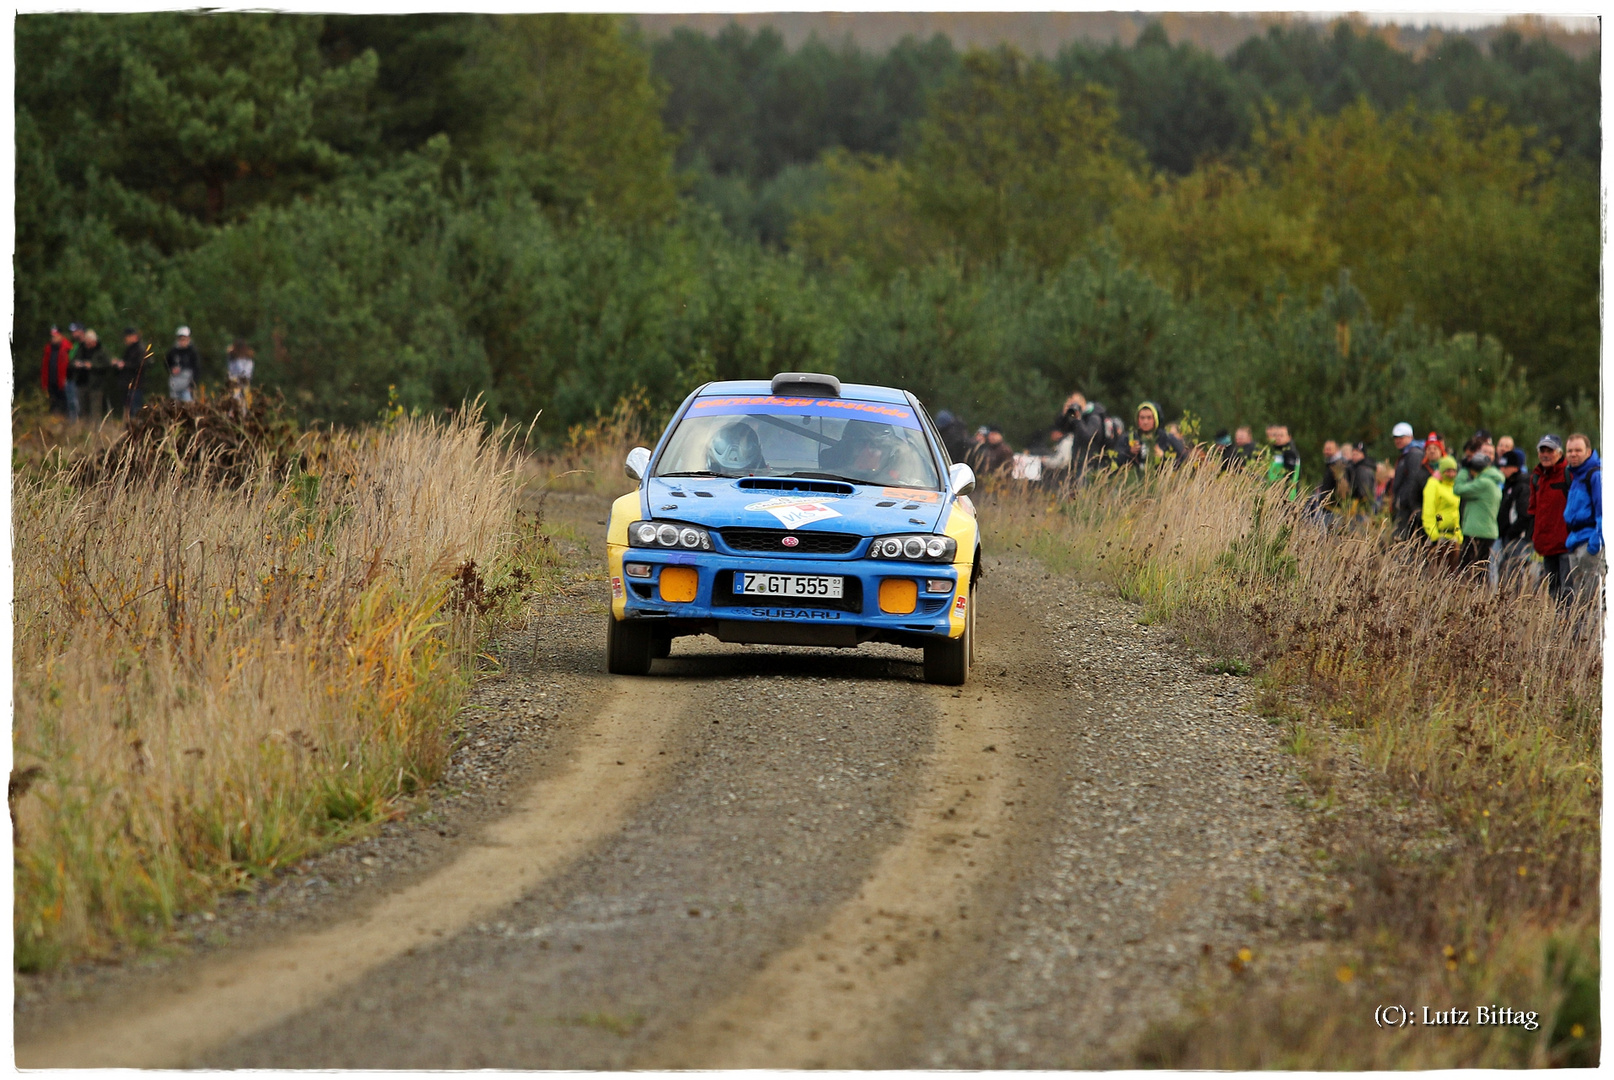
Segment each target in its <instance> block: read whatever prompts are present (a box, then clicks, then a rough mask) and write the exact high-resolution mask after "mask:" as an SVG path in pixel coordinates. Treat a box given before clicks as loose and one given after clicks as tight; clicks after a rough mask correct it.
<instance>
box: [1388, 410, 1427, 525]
mask: <svg viewBox="0 0 1614 1080" xmlns="http://www.w3.org/2000/svg"><path fill="white" fill-rule="evenodd" d="M1390 437H1391V438H1392V439H1394V440H1395V452H1396V461H1395V476H1394V477H1392V478H1391V480H1390V492H1389V495H1390V504H1391V505H1392V506H1393V507H1395V515H1394V516H1395V535H1396V537H1397V538H1398V539H1401V538H1405V537H1408V536H1411V535H1412V534H1413V530H1414V529H1415V528H1416V527H1417V524H1418V522H1417V515H1415V514H1413V513H1412V511H1411V510H1410V509H1409V505H1410V498H1403V497H1402V496H1403V495H1409V496H1410V488H1411V486H1412V483H1413V481H1414V480H1416V479H1418V471H1419V468H1420V465H1421V463H1422V461H1423V447H1422V446H1421V445H1420V444H1419V443H1417V442H1416V441H1414V440H1413V438H1412V425H1411V424H1409V423H1407V422H1406V421H1405V420H1403V421H1401V423H1399V424H1397V425H1396V426H1395V427H1393V428H1391V429H1390Z"/></svg>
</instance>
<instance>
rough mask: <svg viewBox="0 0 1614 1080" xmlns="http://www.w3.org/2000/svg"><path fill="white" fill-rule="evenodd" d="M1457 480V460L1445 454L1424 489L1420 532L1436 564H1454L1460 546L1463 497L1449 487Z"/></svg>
mask: <svg viewBox="0 0 1614 1080" xmlns="http://www.w3.org/2000/svg"><path fill="white" fill-rule="evenodd" d="M1456 480H1457V459H1456V458H1454V457H1452V456H1451V455H1450V454H1447V455H1446V456H1445V457H1443V458H1441V459H1440V475H1439V476H1431V477H1430V478H1429V482H1428V483H1427V484H1425V485H1424V488H1423V531H1424V535H1425V536H1427V537H1429V540H1430V543H1431V544H1433V545H1434V557H1435V560H1436V562H1437V563H1445V564H1449V565H1450V566H1451V567H1452V568H1454V569H1455V568H1456V566H1457V561H1458V560H1457V556H1458V553H1459V552H1460V551H1461V550H1462V546H1463V526H1462V517H1461V513H1462V500H1461V499H1459V498H1458V497H1457V493H1456V492H1455V491H1453V490H1452V485H1453V484H1454V483H1455V482H1456Z"/></svg>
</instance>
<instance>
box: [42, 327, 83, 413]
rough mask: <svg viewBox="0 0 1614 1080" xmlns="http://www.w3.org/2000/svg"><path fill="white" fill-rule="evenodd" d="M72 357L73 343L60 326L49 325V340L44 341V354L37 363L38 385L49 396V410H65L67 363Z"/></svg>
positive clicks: (62, 411)
mask: <svg viewBox="0 0 1614 1080" xmlns="http://www.w3.org/2000/svg"><path fill="white" fill-rule="evenodd" d="M72 358H73V343H72V342H71V341H69V340H68V337H67V335H66V334H64V333H62V330H61V327H58V326H53V327H51V328H50V340H49V341H47V342H45V355H44V356H43V357H42V358H41V359H40V363H39V385H40V388H41V389H42V390H44V391H45V396H46V397H48V398H50V409H51V412H55V413H62V414H66V412H67V387H68V385H69V376H68V363H69V362H70V361H71V360H72ZM73 411H74V412H75V413H76V412H77V411H78V410H77V409H76V408H75V409H74V410H73Z"/></svg>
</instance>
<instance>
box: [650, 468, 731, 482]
mask: <svg viewBox="0 0 1614 1080" xmlns="http://www.w3.org/2000/svg"><path fill="white" fill-rule="evenodd" d="M669 476H716V477H718V478H719V479H722V475H721V474H720V473H715V472H707V471H706V470H705V469H696V470H694V471H692V472H664V473H657V474H656V479H657V480H663V479H666V478H667V477H669Z"/></svg>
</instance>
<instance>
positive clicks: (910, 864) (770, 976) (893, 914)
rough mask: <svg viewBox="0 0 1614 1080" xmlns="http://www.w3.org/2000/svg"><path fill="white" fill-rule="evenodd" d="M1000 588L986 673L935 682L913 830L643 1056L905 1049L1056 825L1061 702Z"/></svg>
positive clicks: (987, 613)
mask: <svg viewBox="0 0 1614 1080" xmlns="http://www.w3.org/2000/svg"><path fill="white" fill-rule="evenodd" d="M993 592H994V590H992V589H991V588H990V587H988V588H987V589H985V590H983V593H984V595H983V599H986V600H988V601H989V603H988V604H987V605H986V606H985V607H983V609H982V615H981V623H980V627H981V630H982V631H983V637H984V639H985V640H984V641H983V642H981V643H980V644H979V645H978V648H979V649H980V662H979V663H978V664H977V671H976V673H975V674H974V675H972V677H971V683H970V685H969V686H968V687H966V688H965V689H964V690H963V691H959V692H956V693H952V694H948V695H946V696H941V694H942V692H940V691H933V692H934V693H936V694H937V696H938V697H939V698H940V704H941V709H940V710H939V712H940V716H939V719H938V723H937V730H936V736H935V744H934V748H933V750H932V752H931V754H930V756H929V760H928V761H927V762H926V764H925V771H924V774H923V776H922V777H921V779H920V781H919V785H918V786H919V791H920V794H919V797H918V798H917V800H916V801H915V803H914V805H913V807H912V809H911V810H910V812H909V814H908V819H907V823H906V827H905V828H904V830H903V833H902V837H901V839H900V840H899V841H898V842H897V843H896V844H894V845H892V846H891V847H889V848H887V849H886V850H885V851H884V852H883V853H882V854H881V856H880V858H879V860H878V861H877V863H876V864H875V866H874V867H873V868H872V870H871V872H870V873H869V874H868V877H867V880H866V881H865V883H864V884H863V885H862V886H861V887H860V888H859V889H858V891H857V893H856V895H855V896H853V897H852V898H850V899H849V900H847V901H846V902H845V903H843V904H842V905H841V906H840V907H839V908H838V909H836V910H835V911H834V912H833V913H832V915H831V916H830V918H829V919H828V921H827V922H826V923H824V924H823V925H822V926H820V927H819V928H817V929H815V930H813V931H812V932H810V933H808V934H806V935H805V937H804V938H803V939H802V940H800V941H799V943H797V944H796V945H795V946H794V947H792V948H790V949H789V950H787V951H785V952H783V953H781V954H779V955H777V956H775V957H773V958H772V959H770V960H769V962H768V964H767V966H766V967H765V968H764V969H763V970H762V971H760V972H758V973H757V974H755V975H754V976H753V977H752V978H750V979H749V980H747V981H746V982H745V983H744V984H742V985H741V986H740V987H739V989H738V990H737V991H736V992H734V993H733V994H731V995H730V996H729V997H728V998H727V999H725V1000H723V1001H722V1002H721V1003H719V1004H718V1005H717V1006H716V1007H714V1008H712V1009H709V1010H708V1011H707V1012H705V1013H704V1014H703V1015H701V1016H699V1017H698V1018H697V1019H696V1020H695V1021H694V1022H692V1023H690V1024H687V1025H685V1026H684V1027H683V1028H682V1029H681V1030H679V1031H677V1032H676V1033H675V1034H673V1035H671V1036H670V1037H668V1038H665V1039H663V1040H661V1041H660V1042H659V1043H657V1044H655V1045H653V1046H651V1047H649V1048H648V1050H647V1052H646V1053H644V1054H643V1055H642V1056H641V1059H640V1060H638V1061H637V1062H635V1065H636V1066H637V1067H649V1068H675V1069H685V1068H703V1069H713V1068H716V1069H752V1068H775V1069H778V1068H878V1067H887V1066H889V1064H890V1061H889V1060H888V1059H890V1058H892V1057H893V1055H895V1056H896V1057H898V1058H900V1057H902V1056H905V1055H904V1054H903V1051H902V1049H901V1047H902V1045H903V1044H905V1043H908V1042H911V1041H912V1039H913V1038H914V1037H915V1036H916V1035H917V1034H918V1025H917V1024H915V1023H913V1022H912V1020H911V1017H912V1014H914V1013H915V1012H917V1011H920V1010H921V1006H922V1002H923V1000H924V999H925V998H927V996H929V995H930V994H931V992H932V991H933V989H934V986H935V984H936V983H937V982H938V981H941V982H945V981H946V974H947V969H948V968H950V967H951V966H952V965H953V964H954V963H956V962H957V961H958V959H959V958H960V954H965V953H970V954H973V953H976V952H979V951H980V950H981V948H982V947H983V943H984V941H985V939H986V938H987V937H988V936H989V935H990V920H991V916H992V914H993V909H994V908H995V907H996V902H997V900H998V899H999V898H998V897H997V896H996V895H995V894H996V893H998V892H1001V891H1002V889H1001V888H997V887H994V885H998V886H1001V885H1002V884H1003V883H1004V882H1007V881H1010V880H1012V879H1013V877H1014V873H1013V871H1012V869H1011V866H1010V864H1011V863H1012V862H1014V861H1015V857H1016V856H1017V855H1019V854H1020V852H1019V851H1018V850H1017V848H1018V845H1017V844H1016V843H1015V841H1016V840H1017V839H1018V840H1022V841H1023V840H1024V839H1026V834H1030V835H1031V837H1033V838H1034V837H1035V836H1036V834H1038V833H1040V831H1041V826H1042V825H1043V824H1044V823H1043V822H1041V821H1040V820H1039V818H1040V816H1041V815H1042V814H1045V813H1046V811H1047V804H1048V796H1049V794H1050V793H1051V784H1050V783H1049V782H1048V781H1049V780H1050V779H1051V774H1049V775H1039V774H1040V773H1041V774H1048V773H1049V770H1038V769H1036V768H1035V767H1034V765H1033V763H1034V762H1039V761H1041V760H1043V758H1042V755H1041V753H1040V751H1041V747H1039V746H1038V745H1037V743H1038V742H1039V741H1040V740H1039V736H1038V734H1037V732H1036V730H1035V726H1034V721H1035V718H1037V717H1040V716H1043V715H1045V714H1046V713H1045V707H1046V706H1047V705H1048V704H1050V702H1048V701H1047V700H1045V699H1044V696H1043V694H1041V693H1039V687H1038V684H1039V683H1040V682H1041V681H1043V680H1041V679H1040V678H1039V677H1038V671H1037V670H1036V668H1035V665H1032V666H1031V667H1030V668H1029V669H1028V666H1027V665H1026V663H1025V661H1026V659H1027V657H1026V655H1025V653H1024V645H1025V642H1024V640H1023V639H1024V637H1025V634H1026V630H1027V628H1028V627H1029V626H1030V622H1029V619H1028V616H1027V613H1025V612H1023V611H1021V610H1020V609H1019V605H1018V603H1016V602H1015V599H1014V598H1012V597H1010V596H1006V595H1000V596H993ZM1015 639H1020V640H1015ZM1011 668H1013V669H1015V671H1014V676H1013V678H1012V679H1011V678H1009V675H1010V669H1011ZM1049 668H1050V669H1051V665H1049ZM989 673H996V675H995V676H994V675H993V674H989ZM1017 804H1018V812H1017ZM1039 811H1040V813H1039ZM1017 819H1018V820H1017Z"/></svg>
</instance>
